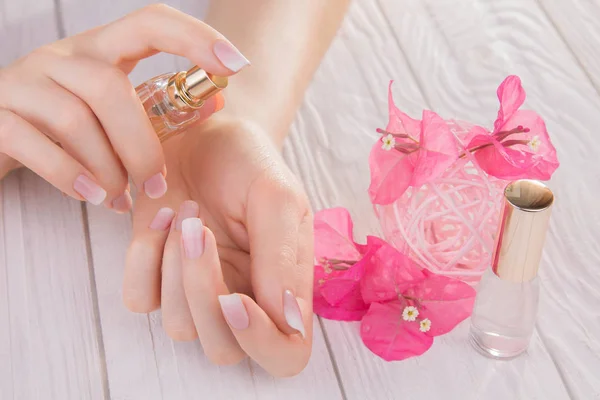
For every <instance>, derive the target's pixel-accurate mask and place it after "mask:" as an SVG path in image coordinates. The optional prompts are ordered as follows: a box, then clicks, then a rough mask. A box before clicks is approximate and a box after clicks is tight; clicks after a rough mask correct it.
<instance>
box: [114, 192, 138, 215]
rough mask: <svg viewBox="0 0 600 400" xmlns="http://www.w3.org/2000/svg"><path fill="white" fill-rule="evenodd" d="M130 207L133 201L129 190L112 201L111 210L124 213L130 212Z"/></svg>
mask: <svg viewBox="0 0 600 400" xmlns="http://www.w3.org/2000/svg"><path fill="white" fill-rule="evenodd" d="M132 205H133V200H132V199H131V195H130V194H129V190H126V191H125V192H123V194H122V195H120V196H119V197H117V198H116V199H114V200H113V201H112V207H113V210H115V211H116V212H119V213H124V212H127V211H129V210H131V206H132Z"/></svg>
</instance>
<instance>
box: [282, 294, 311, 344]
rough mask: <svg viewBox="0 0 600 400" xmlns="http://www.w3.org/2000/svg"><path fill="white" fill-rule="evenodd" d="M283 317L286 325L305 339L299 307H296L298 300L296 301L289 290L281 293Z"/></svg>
mask: <svg viewBox="0 0 600 400" xmlns="http://www.w3.org/2000/svg"><path fill="white" fill-rule="evenodd" d="M283 315H284V316H285V321H286V322H287V323H288V325H289V326H290V327H292V328H294V329H295V330H297V331H298V332H300V334H301V335H302V337H303V338H305V337H306V332H305V330H304V322H303V321H302V313H301V312H300V306H298V300H296V297H294V294H293V293H292V292H291V291H289V290H286V291H285V292H283Z"/></svg>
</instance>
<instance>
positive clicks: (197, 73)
mask: <svg viewBox="0 0 600 400" xmlns="http://www.w3.org/2000/svg"><path fill="white" fill-rule="evenodd" d="M227 83H228V80H227V77H224V76H216V75H213V74H210V73H208V72H206V71H205V70H203V69H202V68H199V67H193V68H191V69H190V70H188V71H182V72H179V73H177V74H175V75H173V77H171V79H169V84H168V85H167V93H168V95H169V98H170V99H171V102H172V103H173V104H174V105H176V106H177V107H178V108H181V109H186V108H200V107H202V106H203V105H204V102H205V101H206V100H208V99H209V98H210V97H212V96H214V95H215V94H217V93H218V92H220V91H221V90H223V89H225V88H226V87H227Z"/></svg>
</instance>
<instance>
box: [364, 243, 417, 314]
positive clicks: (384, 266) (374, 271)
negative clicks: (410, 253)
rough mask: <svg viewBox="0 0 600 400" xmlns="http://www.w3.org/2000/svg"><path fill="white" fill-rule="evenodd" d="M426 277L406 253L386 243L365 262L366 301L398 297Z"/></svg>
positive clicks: (379, 300) (388, 299)
mask: <svg viewBox="0 0 600 400" xmlns="http://www.w3.org/2000/svg"><path fill="white" fill-rule="evenodd" d="M424 278H425V275H424V274H423V272H422V270H421V268H420V267H419V266H418V265H417V264H416V263H415V262H414V261H412V260H411V259H410V258H408V257H407V256H406V255H404V254H402V253H400V252H399V251H398V250H396V249H395V248H394V247H392V246H391V245H389V244H387V243H384V244H383V245H382V246H381V247H379V248H378V249H377V251H375V252H373V253H372V255H371V256H370V259H369V262H368V263H367V264H365V275H364V277H363V279H362V281H361V292H362V298H363V300H364V301H365V303H367V304H368V303H373V302H383V301H390V300H394V299H398V295H399V294H400V293H402V292H404V291H405V290H406V289H407V288H409V287H410V286H412V285H415V284H416V283H418V282H420V281H421V280H423V279H424Z"/></svg>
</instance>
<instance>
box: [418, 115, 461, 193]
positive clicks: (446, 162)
mask: <svg viewBox="0 0 600 400" xmlns="http://www.w3.org/2000/svg"><path fill="white" fill-rule="evenodd" d="M419 141H420V143H421V149H420V150H419V156H418V159H417V163H416V166H415V170H414V172H413V176H412V180H411V183H410V185H411V186H415V187H419V186H422V185H423V184H425V183H427V182H431V181H433V180H435V179H436V178H438V177H439V176H440V175H442V173H443V172H444V171H445V170H446V169H447V168H448V167H449V166H450V165H452V164H453V163H454V161H456V160H457V159H458V149H457V143H456V139H455V138H454V135H453V134H452V132H451V131H450V127H449V126H448V124H447V123H446V121H444V120H443V119H442V118H441V117H440V116H439V115H437V114H436V113H434V112H432V111H427V110H425V111H423V120H422V121H421V135H420V140H419Z"/></svg>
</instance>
